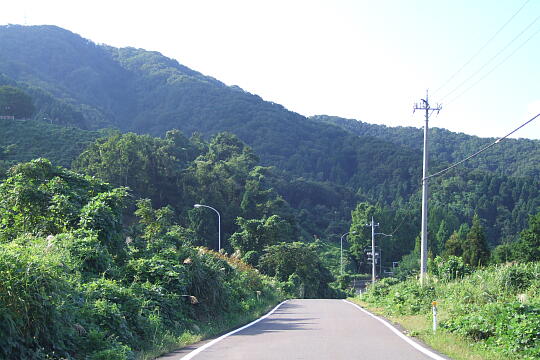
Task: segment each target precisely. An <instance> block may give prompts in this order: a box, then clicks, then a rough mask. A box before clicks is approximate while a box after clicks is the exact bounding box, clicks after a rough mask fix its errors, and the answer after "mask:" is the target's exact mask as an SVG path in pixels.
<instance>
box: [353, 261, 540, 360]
mask: <svg viewBox="0 0 540 360" xmlns="http://www.w3.org/2000/svg"><path fill="white" fill-rule="evenodd" d="M434 274H435V275H434V277H433V278H432V279H430V281H429V283H428V284H427V285H424V286H422V285H420V284H419V282H418V281H417V280H416V279H409V280H407V281H404V282H398V281H397V280H396V279H393V278H388V279H383V280H382V281H380V282H378V283H376V285H375V286H373V287H370V288H369V290H368V291H367V292H366V293H365V294H363V295H362V296H361V299H362V300H363V301H366V302H368V303H371V304H374V305H377V306H381V307H383V308H384V309H385V312H387V313H389V314H401V315H412V314H425V315H426V317H427V316H430V313H431V302H432V301H434V300H436V301H437V302H438V309H439V317H440V319H441V322H440V329H442V331H450V332H454V333H456V334H459V335H462V336H464V337H467V338H469V339H470V340H472V341H474V342H477V343H478V344H480V345H482V346H486V347H489V348H491V349H493V351H497V352H500V353H502V354H505V355H507V356H510V358H516V359H537V358H538V356H540V263H538V262H536V263H526V264H506V265H499V266H496V267H489V268H486V269H482V270H477V271H475V272H474V273H471V270H470V268H468V267H467V266H466V265H465V264H464V263H463V262H462V261H460V260H459V258H449V259H446V260H443V259H437V266H436V270H435V271H434Z"/></svg>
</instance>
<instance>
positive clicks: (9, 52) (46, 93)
mask: <svg viewBox="0 0 540 360" xmlns="http://www.w3.org/2000/svg"><path fill="white" fill-rule="evenodd" d="M0 49H2V51H1V52H0V86H2V85H4V86H11V87H14V88H18V89H20V90H21V91H23V92H24V93H26V94H28V96H30V97H31V98H32V100H33V106H34V107H35V109H34V111H33V113H32V114H33V115H32V117H33V119H34V120H35V121H34V122H26V123H24V124H22V123H17V124H16V125H15V123H14V122H13V121H11V122H10V121H9V120H1V122H0V124H1V126H2V127H3V129H2V133H3V134H8V136H3V137H2V138H0V161H3V162H4V164H5V162H6V161H10V162H13V161H25V160H28V159H29V157H35V156H46V157H48V158H50V159H52V160H53V162H54V163H56V164H62V165H65V166H66V165H69V164H70V163H71V161H73V160H74V159H75V158H76V157H77V156H78V154H80V153H81V152H82V149H83V148H84V147H85V146H86V145H87V144H89V143H90V142H92V141H93V140H94V139H96V138H98V137H100V136H104V135H106V132H102V133H98V132H95V131H96V130H99V129H104V128H112V129H118V130H119V131H121V132H128V131H132V132H135V133H139V134H150V135H153V136H160V137H163V136H164V135H165V133H166V131H168V130H171V129H178V130H180V131H182V132H183V133H184V134H185V135H186V136H188V137H189V136H191V135H192V134H193V133H198V134H200V135H196V136H201V137H202V138H204V139H209V138H210V137H211V136H213V135H215V134H217V133H219V132H223V131H227V132H229V133H233V134H235V135H236V136H238V138H239V139H241V140H242V141H243V142H245V143H246V144H248V145H249V146H250V147H251V148H252V149H253V152H254V154H256V155H257V156H258V157H259V158H260V160H261V165H262V166H272V167H274V168H273V170H272V172H271V173H272V176H268V177H267V180H266V181H268V182H269V183H270V184H271V186H272V188H273V190H275V191H277V192H278V193H279V194H281V196H283V198H284V199H285V200H286V201H287V202H288V203H289V204H290V206H291V207H292V208H293V209H295V211H296V213H295V216H296V218H297V221H298V223H299V224H300V225H301V227H302V229H303V230H302V234H303V236H304V238H308V237H309V238H312V237H313V235H316V236H317V237H323V238H327V239H330V240H334V241H337V240H339V236H340V235H341V234H343V233H345V232H346V231H347V230H348V229H349V226H350V221H351V211H352V210H353V209H354V208H355V206H356V204H357V203H359V202H362V201H366V202H369V203H372V204H377V206H378V207H380V208H381V209H383V210H384V209H386V210H385V211H386V213H388V214H390V213H392V214H394V215H396V216H394V217H392V216H389V219H388V220H387V222H388V223H387V224H385V227H386V228H387V231H393V230H394V228H397V227H399V226H404V225H400V224H403V223H405V224H408V225H407V226H410V230H409V232H408V233H407V234H403V235H402V237H407V238H406V239H398V238H391V239H390V240H388V244H389V245H388V246H389V248H388V249H393V250H389V251H390V253H389V254H388V253H387V254H388V257H387V258H386V260H384V261H392V260H399V258H400V256H401V255H403V254H405V253H408V252H409V251H411V250H412V247H413V246H414V239H415V237H416V236H417V235H418V233H419V229H420V227H419V219H418V212H419V211H418V209H419V204H420V196H419V190H420V179H421V156H422V155H421V132H420V130H418V129H414V128H401V127H398V128H388V127H385V126H377V125H369V124H365V123H362V122H358V121H354V120H346V119H340V118H335V117H328V116H317V117H312V118H306V117H304V116H302V115H300V114H297V113H294V112H291V111H288V110H287V109H285V108H284V107H283V106H281V105H279V104H275V103H272V102H267V101H264V100H263V99H261V98H260V97H259V96H257V95H253V94H250V93H248V92H245V91H243V90H242V89H240V88H239V87H237V86H227V85H225V84H223V83H222V82H220V81H218V80H216V79H214V78H211V77H208V76H204V75H202V74H201V73H199V72H196V71H194V70H191V69H189V68H187V67H185V66H183V65H181V64H179V63H178V62H177V61H176V60H173V59H169V58H167V57H165V56H163V55H161V54H159V53H157V52H151V51H146V50H142V49H134V48H121V49H118V48H114V47H110V46H106V45H97V44H95V43H93V42H91V41H89V40H86V39H83V38H82V37H80V36H79V35H76V34H73V33H71V32H69V31H67V30H64V29H61V28H58V27H55V26H31V27H26V26H13V25H10V26H2V27H0ZM68 127H69V130H65V129H67V128H68ZM81 129H82V130H81ZM83 130H86V131H83ZM89 130H91V131H89ZM431 131H432V134H433V136H432V139H433V142H432V145H431V146H432V148H433V151H432V153H431V154H432V156H433V159H434V161H433V169H437V168H442V167H444V166H445V165H446V164H448V163H451V162H453V161H455V160H459V159H461V158H462V157H463V156H465V155H468V154H469V153H470V152H472V151H474V150H476V149H477V148H479V147H480V146H482V145H483V144H485V143H486V142H488V141H490V140H489V139H481V138H477V137H473V136H468V135H465V134H455V133H452V132H449V131H446V130H441V129H432V130H431ZM27 134H33V135H31V137H32V139H34V138H35V139H38V140H37V141H34V140H31V141H30V140H29V139H28V137H29V136H28V135H27ZM38 135H39V136H38ZM25 136H26V137H27V138H26V139H25ZM58 142H65V143H66V145H68V148H67V149H66V148H63V147H61V146H59V145H58ZM48 144H49V146H48ZM539 147H540V145H539V142H538V141H533V140H521V139H520V140H508V141H505V142H504V143H503V144H501V146H499V147H497V148H494V150H493V151H491V152H489V153H486V154H485V155H483V156H482V157H478V158H477V159H475V160H474V161H472V162H470V163H469V164H468V165H466V166H465V167H463V168H460V169H457V170H454V171H453V172H451V173H449V174H447V176H445V177H444V178H440V179H436V180H434V182H433V186H432V212H431V215H430V229H433V230H431V231H432V234H433V237H434V236H435V233H436V232H437V230H438V229H440V228H441V224H442V223H443V222H444V223H445V224H446V225H445V226H444V227H445V229H446V228H447V229H446V230H445V231H444V234H446V233H447V232H450V233H451V232H452V231H454V230H457V229H458V228H459V227H460V226H461V224H463V223H469V224H470V223H471V221H472V218H473V215H474V214H475V213H478V215H479V216H480V218H481V219H482V222H483V224H484V226H485V229H486V232H487V237H488V242H489V243H490V245H491V246H494V245H497V244H499V243H501V242H503V241H513V240H515V239H516V237H517V234H518V233H519V231H521V230H522V229H524V228H525V227H526V224H527V217H528V215H529V214H533V213H536V212H538V211H539V210H540V193H539V189H540V186H539V185H540V184H539V177H540V169H539V167H538V163H539V160H540V151H539ZM178 191H181V190H180V189H178ZM165 203H167V201H166V200H165ZM170 205H172V206H173V207H174V206H176V205H178V204H174V203H172V200H171V203H170ZM177 210H179V211H181V209H177ZM447 235H449V234H447ZM430 236H431V235H430ZM441 236H442V235H441ZM385 246H386V245H385ZM384 250H385V249H383V251H384ZM433 251H438V250H437V249H436V248H434V249H433Z"/></svg>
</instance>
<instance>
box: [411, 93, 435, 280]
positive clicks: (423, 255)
mask: <svg viewBox="0 0 540 360" xmlns="http://www.w3.org/2000/svg"><path fill="white" fill-rule="evenodd" d="M421 100H422V102H421V103H416V104H415V105H414V111H416V110H425V116H426V124H425V126H424V170H423V172H422V238H421V246H420V282H421V283H422V284H423V283H424V278H425V276H426V273H427V234H428V229H427V216H428V198H429V195H428V191H429V189H428V165H429V161H428V160H429V157H428V129H429V127H428V121H429V116H430V115H431V114H432V113H433V112H434V111H437V113H439V111H441V109H442V107H441V105H439V104H437V106H436V107H434V108H432V107H431V106H430V105H429V99H428V92H427V91H426V98H425V99H421Z"/></svg>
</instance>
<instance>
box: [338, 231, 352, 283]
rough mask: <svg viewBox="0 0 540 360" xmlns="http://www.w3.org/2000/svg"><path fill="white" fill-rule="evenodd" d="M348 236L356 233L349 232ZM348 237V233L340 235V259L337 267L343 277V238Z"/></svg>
mask: <svg viewBox="0 0 540 360" xmlns="http://www.w3.org/2000/svg"><path fill="white" fill-rule="evenodd" d="M350 234H356V231H352V232H350ZM347 235H349V233H348V232H346V233H345V234H343V235H341V241H340V243H341V257H340V261H339V265H340V275H343V238H344V237H345V236H347Z"/></svg>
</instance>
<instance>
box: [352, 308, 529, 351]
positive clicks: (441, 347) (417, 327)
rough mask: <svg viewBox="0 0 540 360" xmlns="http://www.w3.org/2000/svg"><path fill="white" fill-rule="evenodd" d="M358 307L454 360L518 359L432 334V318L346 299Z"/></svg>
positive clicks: (449, 336)
mask: <svg viewBox="0 0 540 360" xmlns="http://www.w3.org/2000/svg"><path fill="white" fill-rule="evenodd" d="M348 300H349V301H351V302H354V303H355V304H358V305H360V306H361V307H363V308H365V309H366V310H368V311H370V312H372V313H373V314H376V315H379V316H381V317H384V318H385V319H387V320H389V321H390V322H392V323H394V324H397V325H399V326H400V327H402V328H403V329H404V330H405V333H406V334H407V335H408V336H411V337H414V338H416V339H418V340H420V341H422V342H423V343H425V344H426V345H428V346H429V347H431V348H432V349H434V350H436V351H437V352H439V353H441V354H444V355H445V356H448V357H450V358H451V359H454V360H510V359H519V358H518V357H511V356H510V357H509V356H508V355H502V354H500V353H496V352H494V351H492V350H490V349H489V348H486V347H485V346H482V344H480V343H478V342H474V341H472V340H468V339H466V338H463V337H461V336H458V335H456V334H452V333H450V332H447V331H444V330H443V329H441V328H439V329H438V330H437V332H436V333H433V329H432V326H433V325H432V324H433V323H432V318H431V316H428V315H392V314H389V313H388V312H386V311H385V309H384V308H381V307H376V306H373V305H371V304H369V303H366V302H364V301H361V300H359V299H357V298H349V299H348ZM438 315H439V317H440V318H444V317H445V316H447V314H445V313H444V311H443V312H442V313H441V312H440V311H439V314H438Z"/></svg>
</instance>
